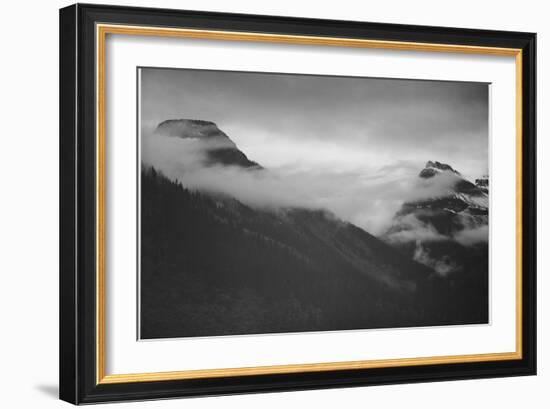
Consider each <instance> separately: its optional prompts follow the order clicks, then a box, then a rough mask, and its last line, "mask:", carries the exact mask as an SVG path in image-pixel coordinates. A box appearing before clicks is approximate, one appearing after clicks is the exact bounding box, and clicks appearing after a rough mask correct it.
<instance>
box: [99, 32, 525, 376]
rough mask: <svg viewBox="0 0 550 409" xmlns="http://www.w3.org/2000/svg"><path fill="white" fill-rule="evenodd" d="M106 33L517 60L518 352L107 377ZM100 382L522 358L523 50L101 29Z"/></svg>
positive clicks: (292, 36) (237, 34)
mask: <svg viewBox="0 0 550 409" xmlns="http://www.w3.org/2000/svg"><path fill="white" fill-rule="evenodd" d="M107 34H118V35H135V36H160V37H172V38H196V39H208V40H224V41H248V42H262V43H282V44H301V45H319V46H336V47H354V48H371V49H385V50H400V51H424V52H426V51H428V52H446V53H466V54H483V55H498V56H512V57H515V65H516V84H515V88H516V348H515V351H511V352H503V353H484V354H475V355H450V356H431V357H415V358H399V359H377V360H364V361H343V362H321V363H312V364H296V365H275V366H257V367H239V368H220V369H205V370H184V371H172V372H149V373H131V374H111V375H107V374H106V373H105V359H106V356H105V105H106V101H105V42H106V37H107ZM96 152H97V155H96V161H97V162H96V169H97V174H96V209H97V210H96V235H97V239H96V265H97V267H96V383H98V384H115V383H129V382H150V381H168V380H183V379H204V378H216V377H231V376H246V375H268V374H290V373H304V372H322V371H336V370H348V369H368V368H389V367H403V366H418V365H437V364H450V363H467V362H490V361H504V360H517V359H521V358H522V349H523V348H522V331H521V329H522V51H521V49H515V48H498V47H482V46H467V45H457V44H432V43H415V42H403V41H382V40H364V39H353V38H336V37H318V36H295V35H283V34H267V33H251V32H235V31H216V30H199V29H185V28H181V29H180V28H167V27H149V26H129V25H116V24H97V25H96Z"/></svg>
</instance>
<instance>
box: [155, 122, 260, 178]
mask: <svg viewBox="0 0 550 409" xmlns="http://www.w3.org/2000/svg"><path fill="white" fill-rule="evenodd" d="M155 132H156V133H157V134H159V135H163V136H168V137H174V138H181V139H198V140H199V141H201V146H203V147H204V150H205V152H206V164H207V165H224V166H238V167H241V168H245V169H262V167H261V166H260V165H258V164H257V163H256V162H254V161H251V160H250V159H248V158H247V157H246V155H245V154H244V153H243V152H242V151H241V150H239V148H238V147H237V145H236V144H235V142H233V141H232V140H231V138H229V136H227V134H226V133H225V132H223V131H222V130H221V129H220V128H218V125H216V124H215V123H214V122H211V121H205V120H202V119H168V120H166V121H163V122H161V123H160V124H159V125H158V126H157V128H156V130H155Z"/></svg>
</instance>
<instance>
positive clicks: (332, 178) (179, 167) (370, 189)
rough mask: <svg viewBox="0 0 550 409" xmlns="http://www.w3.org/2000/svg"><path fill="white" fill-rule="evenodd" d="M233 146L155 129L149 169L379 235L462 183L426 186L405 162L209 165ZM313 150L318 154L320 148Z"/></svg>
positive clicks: (146, 144) (424, 231) (147, 139)
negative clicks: (218, 151)
mask: <svg viewBox="0 0 550 409" xmlns="http://www.w3.org/2000/svg"><path fill="white" fill-rule="evenodd" d="M228 143H231V142H230V141H227V142H226V141H219V140H213V141H212V140H204V139H200V138H185V139H183V138H177V137H168V136H165V135H160V134H158V133H156V132H154V129H153V128H152V127H150V126H149V127H144V128H143V129H142V145H141V157H142V162H143V164H145V165H146V166H153V167H155V169H157V170H159V171H161V172H162V173H163V174H164V175H165V176H167V177H168V178H170V179H172V180H174V181H178V182H180V183H181V184H182V185H183V186H184V187H186V188H189V189H192V190H199V191H206V192H212V193H218V194H222V195H227V196H231V197H234V198H236V199H237V200H239V201H241V202H242V203H244V204H247V205H249V206H252V207H256V208H263V209H271V210H279V209H284V208H307V209H324V210H328V211H330V212H332V213H333V214H334V215H335V216H336V217H338V218H340V219H342V220H345V221H348V222H350V223H353V224H355V225H357V226H359V227H361V228H363V229H364V230H366V231H368V232H369V233H371V234H374V235H378V234H382V233H383V232H384V231H385V230H386V229H387V228H388V227H389V225H390V224H391V221H392V218H393V216H394V215H395V213H396V212H397V211H398V210H399V208H400V207H401V205H402V204H403V203H404V202H408V201H415V200H422V199H424V198H429V197H434V196H438V195H443V194H445V193H446V192H448V191H449V190H450V188H451V186H452V185H453V183H454V182H455V180H456V177H454V176H453V175H449V176H446V175H445V176H443V177H440V178H437V180H434V181H431V182H430V183H426V182H425V181H424V180H422V179H420V178H418V172H419V170H420V169H419V168H418V167H415V166H412V165H411V164H410V163H407V162H399V161H396V162H395V163H391V164H387V165H385V166H383V167H365V166H362V167H361V168H360V169H359V168H358V169H353V168H350V169H346V170H341V169H338V168H337V167H334V168H331V167H323V166H320V167H318V168H316V169H312V168H311V167H307V168H301V167H300V166H299V164H298V165H297V166H292V165H287V166H280V167H276V168H269V169H244V168H241V167H237V166H222V165H208V164H207V163H208V161H207V160H206V157H207V152H208V150H210V149H214V148H217V147H225V146H227V144H228ZM310 148H311V151H312V152H315V144H312V146H311V147H310ZM244 153H245V154H246V153H247V152H244ZM250 159H252V160H254V159H255V158H254V157H251V158H250ZM260 165H262V164H261V163H260ZM412 223H413V221H411V224H412ZM418 227H419V228H418V229H415V231H416V232H409V233H403V234H409V235H415V234H416V235H417V236H423V237H424V238H427V237H431V236H433V232H432V231H430V229H429V228H424V227H422V226H418ZM464 240H467V238H466V236H465V237H464Z"/></svg>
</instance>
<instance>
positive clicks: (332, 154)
mask: <svg viewBox="0 0 550 409" xmlns="http://www.w3.org/2000/svg"><path fill="white" fill-rule="evenodd" d="M141 75H142V80H141V87H142V88H141V91H142V93H141V115H142V130H146V129H154V127H156V125H158V123H160V122H162V121H164V120H166V119H179V118H188V119H203V120H208V121H213V122H215V123H216V124H217V125H218V127H219V128H220V129H221V130H222V131H224V132H225V133H226V134H227V135H228V136H229V137H230V138H231V139H232V140H233V141H234V142H235V143H236V144H237V146H238V147H239V149H241V150H242V151H243V152H244V153H245V154H246V155H247V156H248V157H249V158H250V159H251V160H253V161H256V162H258V163H259V164H260V165H262V166H263V167H265V168H268V169H272V170H273V171H275V172H278V174H279V175H285V174H286V175H289V176H293V177H295V178H296V179H308V180H309V182H308V184H311V182H312V179H313V176H307V175H318V176H319V177H323V178H324V179H326V180H334V181H335V183H337V184H339V185H341V184H344V185H349V186H348V190H349V194H356V191H355V188H351V187H352V186H353V185H356V182H357V183H358V182H359V181H361V184H362V185H365V186H366V185H369V186H374V185H378V186H379V187H380V191H384V190H387V188H389V187H390V186H391V184H392V183H395V182H399V181H401V183H402V184H403V183H406V182H405V181H407V180H411V179H410V178H416V176H417V175H418V173H419V172H420V170H421V169H422V168H423V166H424V164H425V163H426V161H428V160H432V161H440V162H445V163H448V164H450V165H451V166H452V167H454V168H455V169H457V170H458V171H460V172H461V173H463V174H464V175H465V176H466V177H468V178H470V179H474V178H476V177H478V176H481V175H482V174H485V173H487V171H488V85H487V84H484V83H465V82H442V81H419V80H396V79H379V78H359V77H334V76H310V75H295V74H266V73H246V72H228V71H207V70H185V69H177V70H175V69H153V68H146V69H142V71H141ZM321 190H322V194H323V195H326V194H327V192H328V191H330V190H331V189H330V186H324V187H323V189H321ZM367 190H368V189H367ZM369 192H370V193H369V194H370V195H372V194H374V193H373V191H372V189H371V191H369ZM313 194H315V193H313ZM342 194H343V193H342ZM393 196H395V195H393ZM393 196H392V197H393ZM347 200H348V201H350V200H354V198H353V197H350V198H347ZM372 200H374V198H373V199H372ZM392 200H394V202H395V203H397V201H396V199H395V197H393V199H392ZM396 205H397V204H396ZM379 206H380V207H381V208H383V207H384V203H383V201H382V202H381V203H379ZM336 207H338V206H336ZM391 211H393V209H392V210H391ZM341 216H342V215H341ZM343 216H346V215H343ZM358 217H359V216H358V215H349V216H348V217H347V218H348V219H350V220H352V221H354V222H356V223H359V221H358V220H359V219H358ZM354 218H355V219H354ZM371 222H372V220H371ZM365 223H366V224H364V225H365V226H369V223H370V222H367V221H365Z"/></svg>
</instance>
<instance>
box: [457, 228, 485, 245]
mask: <svg viewBox="0 0 550 409" xmlns="http://www.w3.org/2000/svg"><path fill="white" fill-rule="evenodd" d="M453 238H454V239H455V240H456V241H458V242H459V243H460V244H462V245H463V246H467V247H468V246H473V245H475V244H478V243H487V242H488V241H489V226H488V225H484V226H479V227H475V228H472V229H464V230H461V231H459V232H458V233H456V234H455V235H454V237H453Z"/></svg>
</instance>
